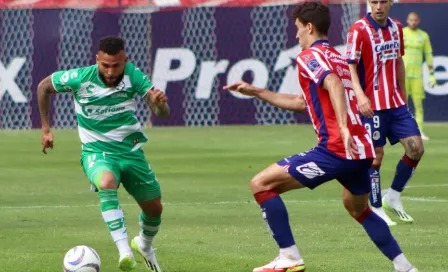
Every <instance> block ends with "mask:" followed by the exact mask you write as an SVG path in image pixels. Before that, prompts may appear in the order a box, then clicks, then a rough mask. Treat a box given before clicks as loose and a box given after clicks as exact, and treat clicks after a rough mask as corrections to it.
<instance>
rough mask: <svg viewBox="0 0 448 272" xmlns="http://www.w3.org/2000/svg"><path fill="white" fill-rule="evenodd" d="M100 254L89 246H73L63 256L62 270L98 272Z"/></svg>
mask: <svg viewBox="0 0 448 272" xmlns="http://www.w3.org/2000/svg"><path fill="white" fill-rule="evenodd" d="M100 266H101V260H100V256H99V255H98V253H96V251H95V250H94V249H93V248H91V247H89V246H75V247H74V248H72V249H70V250H69V251H68V252H67V253H66V254H65V256H64V263H63V267H62V268H63V269H64V272H99V271H100Z"/></svg>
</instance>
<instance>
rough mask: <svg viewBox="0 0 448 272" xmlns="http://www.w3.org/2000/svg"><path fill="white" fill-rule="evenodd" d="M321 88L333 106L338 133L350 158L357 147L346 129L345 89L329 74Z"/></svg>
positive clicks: (337, 79)
mask: <svg viewBox="0 0 448 272" xmlns="http://www.w3.org/2000/svg"><path fill="white" fill-rule="evenodd" d="M323 87H324V89H326V90H327V91H328V93H329V94H330V99H331V104H332V105H333V109H334V113H335V114H336V120H337V122H338V126H339V132H340V133H341V137H342V139H343V141H344V146H345V149H346V150H347V152H348V153H349V154H350V156H351V157H353V156H354V154H358V147H357V146H356V144H355V143H354V142H353V140H352V137H351V135H350V131H349V130H348V127H347V107H348V105H347V100H346V98H345V89H344V85H342V82H341V80H340V79H339V78H338V77H337V76H336V75H335V74H329V75H327V76H326V77H325V79H324V82H323Z"/></svg>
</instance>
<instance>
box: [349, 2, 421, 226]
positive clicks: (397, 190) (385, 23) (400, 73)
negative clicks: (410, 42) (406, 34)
mask: <svg viewBox="0 0 448 272" xmlns="http://www.w3.org/2000/svg"><path fill="white" fill-rule="evenodd" d="M392 3H393V1H392V0H369V5H370V7H371V9H372V12H371V13H368V14H367V15H366V16H365V17H364V18H362V19H361V20H359V21H357V22H356V23H354V24H353V26H352V27H351V29H350V31H349V33H348V37H347V61H348V63H349V67H350V72H351V75H352V77H351V78H352V83H353V89H354V91H355V93H356V98H357V100H358V107H359V110H360V111H361V114H362V115H363V122H364V123H365V126H366V128H367V129H368V130H369V131H370V133H371V136H372V138H373V143H374V146H375V154H376V158H375V159H374V161H373V164H372V167H371V169H370V179H371V185H372V188H371V196H370V203H371V205H372V207H373V208H372V209H373V210H374V211H375V212H376V213H377V214H378V215H380V216H381V217H382V218H383V219H384V220H385V221H386V222H387V223H388V225H390V226H392V225H396V223H395V222H393V221H392V220H391V219H390V218H389V217H388V216H387V214H386V213H385V212H384V210H383V208H382V207H384V208H386V209H388V210H390V211H393V212H395V214H396V215H397V216H398V217H399V218H400V219H401V220H402V221H405V222H413V221H414V219H412V217H411V216H409V215H408V214H407V213H406V212H405V211H404V209H403V205H402V203H401V200H400V194H401V192H402V191H403V189H404V188H405V186H406V183H407V182H408V181H409V180H410V179H411V177H412V175H413V174H414V171H415V168H416V167H417V164H418V163H419V161H420V159H421V158H422V156H423V142H422V138H421V133H420V130H419V128H418V125H417V122H416V121H415V119H414V118H413V116H412V115H411V113H410V112H409V110H408V107H407V104H406V85H405V69H404V63H403V59H402V56H403V55H404V42H403V27H402V25H401V24H400V23H399V22H398V21H396V20H393V19H391V18H389V17H388V13H389V10H390V8H391V6H392ZM386 138H387V139H388V140H389V143H390V144H391V145H394V144H396V143H398V142H400V143H401V144H402V145H403V146H404V148H405V154H404V155H403V157H402V158H401V160H400V162H399V163H398V165H397V167H396V172H395V177H394V180H393V182H392V185H391V188H390V189H389V190H388V192H387V194H386V195H385V196H384V198H383V199H381V186H380V166H381V162H382V160H383V156H384V145H386Z"/></svg>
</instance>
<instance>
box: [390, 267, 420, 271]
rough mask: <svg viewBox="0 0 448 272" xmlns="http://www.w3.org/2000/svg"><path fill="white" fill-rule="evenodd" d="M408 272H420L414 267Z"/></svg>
mask: <svg viewBox="0 0 448 272" xmlns="http://www.w3.org/2000/svg"><path fill="white" fill-rule="evenodd" d="M395 272H404V271H398V270H396V271H395ZM406 272H418V270H417V268H415V267H413V268H411V270H408V271H406Z"/></svg>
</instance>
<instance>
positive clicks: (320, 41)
mask: <svg viewBox="0 0 448 272" xmlns="http://www.w3.org/2000/svg"><path fill="white" fill-rule="evenodd" d="M320 44H328V40H317V41H314V42H313V43H312V44H311V46H310V47H313V46H316V45H320Z"/></svg>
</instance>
